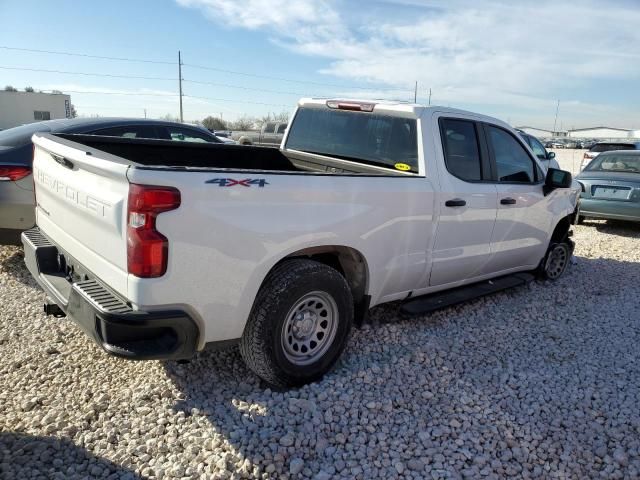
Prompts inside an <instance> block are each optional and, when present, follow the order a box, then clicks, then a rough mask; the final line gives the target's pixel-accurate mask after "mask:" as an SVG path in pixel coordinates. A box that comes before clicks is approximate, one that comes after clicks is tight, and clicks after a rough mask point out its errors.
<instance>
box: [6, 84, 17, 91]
mask: <svg viewBox="0 0 640 480" xmlns="http://www.w3.org/2000/svg"><path fill="white" fill-rule="evenodd" d="M4 91H5V92H17V91H18V89H17V88H14V87H12V86H11V85H7V86H6V87H4Z"/></svg>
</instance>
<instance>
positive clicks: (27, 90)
mask: <svg viewBox="0 0 640 480" xmlns="http://www.w3.org/2000/svg"><path fill="white" fill-rule="evenodd" d="M24 91H25V92H29V93H33V92H35V90H34V89H33V87H24Z"/></svg>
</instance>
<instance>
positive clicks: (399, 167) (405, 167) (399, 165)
mask: <svg viewBox="0 0 640 480" xmlns="http://www.w3.org/2000/svg"><path fill="white" fill-rule="evenodd" d="M394 167H396V170H402V171H403V172H406V171H408V170H411V167H410V166H409V165H407V164H406V163H396V164H395V165H394Z"/></svg>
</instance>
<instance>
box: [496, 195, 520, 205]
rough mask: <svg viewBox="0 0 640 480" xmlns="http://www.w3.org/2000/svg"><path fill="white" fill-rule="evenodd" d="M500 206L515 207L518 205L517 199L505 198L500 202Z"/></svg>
mask: <svg viewBox="0 0 640 480" xmlns="http://www.w3.org/2000/svg"><path fill="white" fill-rule="evenodd" d="M500 204H501V205H515V204H516V199H515V198H511V197H507V198H503V199H502V200H500Z"/></svg>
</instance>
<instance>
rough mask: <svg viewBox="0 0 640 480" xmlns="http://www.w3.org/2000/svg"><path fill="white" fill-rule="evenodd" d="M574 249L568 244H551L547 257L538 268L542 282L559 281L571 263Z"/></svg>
mask: <svg viewBox="0 0 640 480" xmlns="http://www.w3.org/2000/svg"><path fill="white" fill-rule="evenodd" d="M571 254H572V248H571V246H570V245H569V244H568V243H565V242H561V243H551V244H550V245H549V249H548V250H547V253H546V255H545V256H544V258H543V259H542V262H540V266H539V267H538V278H540V279H541V280H550V281H552V282H554V281H556V280H558V279H559V278H560V277H561V276H562V274H563V273H564V272H565V270H566V269H567V266H568V265H569V262H570V261H571Z"/></svg>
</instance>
